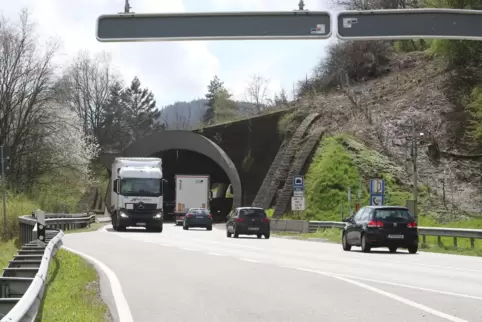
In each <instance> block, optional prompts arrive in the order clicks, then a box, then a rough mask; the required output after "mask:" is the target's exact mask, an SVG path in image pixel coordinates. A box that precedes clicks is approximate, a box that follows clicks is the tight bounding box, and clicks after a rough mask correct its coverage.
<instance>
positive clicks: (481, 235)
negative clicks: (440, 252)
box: [309, 221, 482, 248]
mask: <svg viewBox="0 0 482 322" xmlns="http://www.w3.org/2000/svg"><path fill="white" fill-rule="evenodd" d="M345 225H346V223H344V222H338V221H310V222H309V232H310V233H314V232H316V231H317V230H318V229H320V228H321V229H323V228H340V229H342V228H344V227H345ZM418 234H419V235H420V236H422V244H426V243H427V236H434V237H437V243H438V244H439V245H442V237H451V238H453V245H454V247H457V238H467V239H469V240H470V247H471V248H475V240H476V239H482V229H463V228H442V227H418Z"/></svg>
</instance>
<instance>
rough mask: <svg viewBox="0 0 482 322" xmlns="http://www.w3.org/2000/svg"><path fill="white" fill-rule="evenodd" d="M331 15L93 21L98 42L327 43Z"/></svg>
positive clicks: (173, 16)
mask: <svg viewBox="0 0 482 322" xmlns="http://www.w3.org/2000/svg"><path fill="white" fill-rule="evenodd" d="M331 24H332V23H331V15H330V13H329V12H325V11H308V10H294V11H277V12H270V11H264V12H201V13H169V14H167V13H155V14H136V13H121V14H114V15H102V16H100V17H99V18H98V20H97V35H96V36H97V40H99V41H101V42H132V41H179V40H254V39H327V38H330V36H331V34H332V32H331Z"/></svg>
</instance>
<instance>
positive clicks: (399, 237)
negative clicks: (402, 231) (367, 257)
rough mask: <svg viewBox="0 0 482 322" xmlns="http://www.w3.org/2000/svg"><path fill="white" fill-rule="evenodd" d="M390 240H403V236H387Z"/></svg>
mask: <svg viewBox="0 0 482 322" xmlns="http://www.w3.org/2000/svg"><path fill="white" fill-rule="evenodd" d="M388 238H390V239H403V235H388Z"/></svg>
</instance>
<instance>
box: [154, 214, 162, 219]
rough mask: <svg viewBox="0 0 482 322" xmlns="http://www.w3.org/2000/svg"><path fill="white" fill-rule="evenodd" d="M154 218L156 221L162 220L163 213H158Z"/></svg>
mask: <svg viewBox="0 0 482 322" xmlns="http://www.w3.org/2000/svg"><path fill="white" fill-rule="evenodd" d="M154 218H156V219H162V212H160V213H157V214H156V215H155V216H154Z"/></svg>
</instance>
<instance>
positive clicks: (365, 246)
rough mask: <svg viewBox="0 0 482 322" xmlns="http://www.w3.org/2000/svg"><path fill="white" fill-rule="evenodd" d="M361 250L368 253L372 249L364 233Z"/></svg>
mask: <svg viewBox="0 0 482 322" xmlns="http://www.w3.org/2000/svg"><path fill="white" fill-rule="evenodd" d="M361 250H362V252H364V253H368V252H369V251H370V250H371V247H370V245H368V242H367V238H366V236H365V235H362V238H361Z"/></svg>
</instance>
